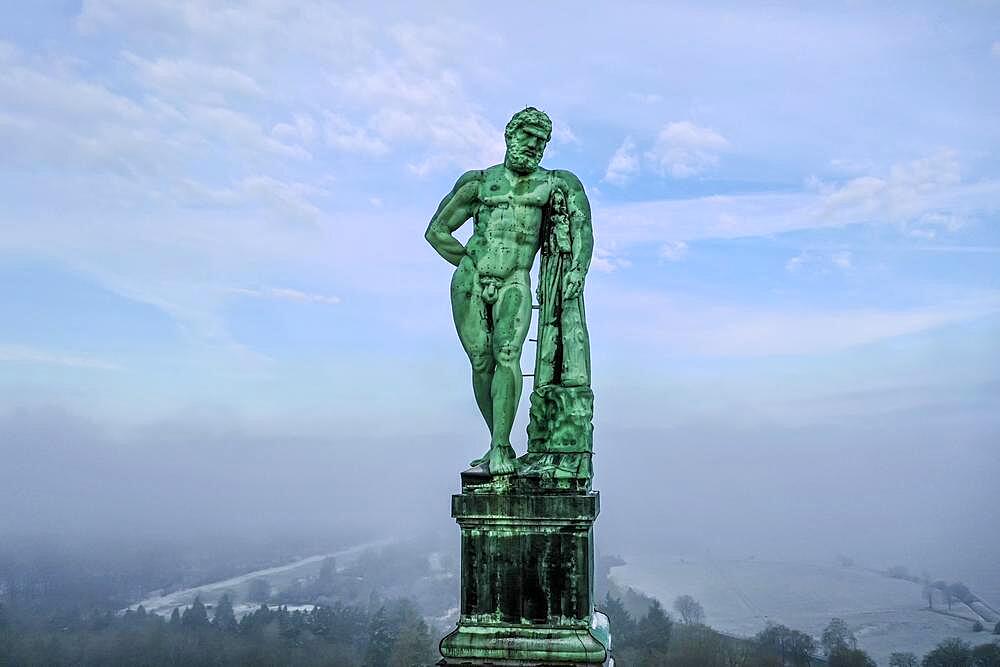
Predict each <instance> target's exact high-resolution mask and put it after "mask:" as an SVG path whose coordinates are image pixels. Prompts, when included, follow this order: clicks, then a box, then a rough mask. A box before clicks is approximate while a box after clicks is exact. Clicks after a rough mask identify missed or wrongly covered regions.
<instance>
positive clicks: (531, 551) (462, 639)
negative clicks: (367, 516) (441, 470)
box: [438, 469, 608, 667]
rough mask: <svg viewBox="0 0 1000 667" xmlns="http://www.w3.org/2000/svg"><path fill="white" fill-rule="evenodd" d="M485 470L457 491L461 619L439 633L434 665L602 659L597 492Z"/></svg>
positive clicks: (563, 665)
mask: <svg viewBox="0 0 1000 667" xmlns="http://www.w3.org/2000/svg"><path fill="white" fill-rule="evenodd" d="M484 472H485V471H483V470H479V469H473V470H469V471H466V473H463V475H462V493H461V494H459V495H455V496H452V516H454V517H455V519H456V520H457V521H458V524H459V526H460V527H461V530H462V592H461V616H460V618H459V622H458V627H457V628H456V629H455V630H454V631H452V632H451V633H450V634H449V635H448V636H446V637H445V638H444V639H443V640H441V654H442V656H444V657H443V659H442V660H441V662H439V663H438V664H439V665H448V666H449V667H451V666H457V665H496V666H497V667H499V666H500V665H505V666H506V665H509V666H512V667H513V666H521V667H527V666H529V665H531V666H535V667H537V666H543V665H544V666H549V665H552V666H556V665H558V666H560V667H569V666H575V667H583V666H584V665H603V664H605V661H606V660H607V657H608V656H607V653H608V652H607V649H606V644H607V643H608V639H607V636H606V635H607V632H606V626H605V625H602V624H600V623H595V616H594V599H593V598H594V520H595V519H596V518H597V515H598V513H599V511H600V497H599V495H598V494H597V493H596V492H591V491H581V490H579V489H573V490H569V489H566V490H554V489H552V488H549V487H545V488H543V487H541V486H540V485H539V481H538V480H537V479H532V478H525V477H518V476H504V477H498V478H492V477H489V476H488V475H486V474H484ZM602 620H603V619H602ZM599 625H601V626H602V627H601V628H598V626H599ZM599 637H600V639H599ZM602 640H603V643H602Z"/></svg>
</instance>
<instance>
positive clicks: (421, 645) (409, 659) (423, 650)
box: [388, 618, 434, 667]
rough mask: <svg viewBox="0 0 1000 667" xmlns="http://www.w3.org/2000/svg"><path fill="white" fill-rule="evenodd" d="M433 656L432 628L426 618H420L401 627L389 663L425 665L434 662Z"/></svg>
mask: <svg viewBox="0 0 1000 667" xmlns="http://www.w3.org/2000/svg"><path fill="white" fill-rule="evenodd" d="M433 656H434V648H433V643H432V640H431V633H430V629H429V628H428V627H427V623H425V622H424V619H422V618H418V619H416V620H415V622H410V623H407V624H406V625H405V626H404V627H403V628H401V629H400V631H399V636H398V637H397V639H396V641H395V642H394V644H393V647H392V653H391V654H390V655H389V663H388V664H389V667H423V666H424V665H431V664H433V663H434V658H433Z"/></svg>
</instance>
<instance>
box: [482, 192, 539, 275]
mask: <svg viewBox="0 0 1000 667" xmlns="http://www.w3.org/2000/svg"><path fill="white" fill-rule="evenodd" d="M541 217H542V215H541V209H539V208H536V207H533V206H518V205H509V206H495V207H494V206H491V207H486V206H484V207H482V208H481V209H480V211H479V215H478V216H477V219H476V232H475V236H476V237H477V238H476V239H474V242H470V244H469V250H470V254H471V255H472V258H473V259H474V260H475V262H476V270H477V271H478V272H479V275H480V276H492V277H495V278H506V277H507V276H509V275H511V274H512V273H514V272H516V271H526V270H528V269H530V268H531V263H532V262H533V261H534V258H535V253H536V252H537V251H538V232H539V228H540V226H541Z"/></svg>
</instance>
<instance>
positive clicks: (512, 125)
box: [503, 107, 552, 142]
mask: <svg viewBox="0 0 1000 667" xmlns="http://www.w3.org/2000/svg"><path fill="white" fill-rule="evenodd" d="M525 125H536V126H538V127H542V128H544V129H545V140H546V141H548V140H549V139H551V138H552V121H551V120H550V119H549V117H548V116H547V115H545V112H544V111H539V110H538V109H536V108H535V107H525V108H524V109H522V110H521V111H518V112H517V113H516V114H514V115H513V116H512V117H511V119H510V122H508V123H507V128H506V129H505V130H504V131H503V136H504V139H506V140H507V142H510V138H511V137H512V136H514V133H515V132H517V131H518V130H519V129H521V128H522V127H524V126H525Z"/></svg>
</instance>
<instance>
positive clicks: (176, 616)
mask: <svg viewBox="0 0 1000 667" xmlns="http://www.w3.org/2000/svg"><path fill="white" fill-rule="evenodd" d="M170 627H172V628H179V627H181V612H180V610H179V608H178V607H174V610H173V611H172V612H170Z"/></svg>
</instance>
